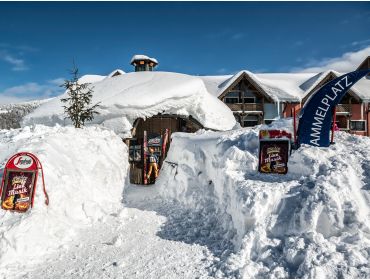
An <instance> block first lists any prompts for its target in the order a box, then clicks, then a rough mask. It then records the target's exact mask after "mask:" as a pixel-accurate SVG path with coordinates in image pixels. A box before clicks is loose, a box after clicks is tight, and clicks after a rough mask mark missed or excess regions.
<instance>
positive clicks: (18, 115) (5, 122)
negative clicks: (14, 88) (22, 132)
mask: <svg viewBox="0 0 370 280" xmlns="http://www.w3.org/2000/svg"><path fill="white" fill-rule="evenodd" d="M51 99H52V98H51ZM51 99H44V100H35V101H29V102H23V103H14V104H3V105H0V129H10V128H19V127H21V125H20V123H21V121H22V118H23V117H24V116H25V115H27V114H29V113H31V112H33V111H34V110H35V109H36V108H37V107H39V106H40V105H41V104H43V103H45V102H47V101H50V100H51Z"/></svg>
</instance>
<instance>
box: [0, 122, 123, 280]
mask: <svg viewBox="0 0 370 280" xmlns="http://www.w3.org/2000/svg"><path fill="white" fill-rule="evenodd" d="M19 151H29V152H32V153H34V154H35V155H37V156H38V157H39V159H40V161H41V162H42V164H43V168H44V172H45V182H46V187H47V191H48V193H49V197H50V205H49V206H48V207H47V206H46V205H44V195H43V192H42V188H41V185H40V183H39V184H38V187H37V189H36V196H35V205H34V208H33V209H31V210H30V211H29V212H27V213H26V214H18V213H11V212H9V211H3V210H0V264H1V265H0V278H3V277H6V275H8V273H10V272H11V270H18V273H19V269H20V268H21V267H22V262H24V261H25V260H27V262H26V263H27V265H30V264H32V263H33V262H38V261H41V260H42V257H43V255H45V254H46V253H50V252H52V251H53V250H55V249H58V248H60V247H64V246H68V245H67V244H68V241H69V240H71V239H73V236H74V234H75V233H76V232H77V231H78V230H79V229H80V228H81V227H89V226H91V225H92V224H93V223H94V222H96V221H98V220H99V221H100V220H104V219H105V217H106V216H108V215H110V214H116V213H117V212H118V211H119V209H121V208H122V205H121V199H122V191H123V184H124V179H125V176H126V173H127V165H128V163H127V162H128V161H127V149H126V146H125V145H124V144H123V143H122V140H121V139H120V138H119V137H118V136H116V135H115V134H114V133H113V132H110V131H107V130H102V129H99V128H94V127H90V128H84V129H75V128H72V127H64V128H62V127H52V128H49V127H45V126H36V127H25V128H23V129H17V130H10V131H9V130H2V131H0V162H1V164H2V167H4V165H5V162H6V160H7V159H8V158H9V157H10V156H11V155H12V154H14V153H16V152H19ZM10 275H11V274H10ZM13 275H14V274H13ZM17 275H18V274H17Z"/></svg>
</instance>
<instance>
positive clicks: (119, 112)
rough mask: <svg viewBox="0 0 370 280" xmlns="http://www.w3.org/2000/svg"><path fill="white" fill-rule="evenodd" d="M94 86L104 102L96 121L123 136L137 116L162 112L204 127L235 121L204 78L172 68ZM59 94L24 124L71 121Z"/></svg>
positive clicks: (97, 99) (222, 126) (226, 125)
mask: <svg viewBox="0 0 370 280" xmlns="http://www.w3.org/2000/svg"><path fill="white" fill-rule="evenodd" d="M91 87H92V88H93V90H94V94H93V96H94V98H93V104H95V103H97V102H101V103H100V105H101V107H100V108H99V109H98V111H99V113H100V114H99V115H97V116H96V117H95V119H94V121H93V123H95V124H101V125H103V126H106V127H109V128H111V129H114V131H115V132H116V133H118V134H119V135H120V136H122V137H129V136H130V129H131V127H132V124H133V122H134V121H135V120H136V119H137V118H140V117H141V118H147V117H151V116H153V115H157V114H159V113H165V114H166V113H167V114H176V115H183V116H189V115H191V116H193V117H194V118H195V119H196V120H198V121H199V122H200V123H201V124H202V125H203V126H204V127H206V128H210V129H215V130H229V129H232V128H233V127H234V126H235V124H236V121H235V118H234V116H233V114H232V112H231V111H230V110H229V108H228V107H227V106H226V105H225V104H224V103H223V102H222V101H220V100H218V99H217V98H216V97H214V96H212V95H210V94H209V93H208V91H207V89H206V87H205V85H204V83H203V82H202V80H201V79H199V78H196V77H192V76H188V75H184V74H177V73H169V72H134V73H128V74H125V75H121V76H117V77H115V78H114V79H104V80H102V81H100V82H96V83H92V84H91ZM63 96H65V94H64V95H63ZM63 96H61V97H63ZM61 97H60V98H61ZM60 98H55V99H54V100H52V101H50V102H48V103H46V104H43V105H42V106H40V107H39V108H37V109H36V110H35V111H34V112H33V113H31V114H30V115H28V116H26V117H25V118H24V123H23V124H24V125H29V124H45V125H54V124H55V123H58V124H62V125H64V124H68V123H69V122H68V120H66V119H65V116H64V113H63V108H62V105H63V104H62V103H61V101H60Z"/></svg>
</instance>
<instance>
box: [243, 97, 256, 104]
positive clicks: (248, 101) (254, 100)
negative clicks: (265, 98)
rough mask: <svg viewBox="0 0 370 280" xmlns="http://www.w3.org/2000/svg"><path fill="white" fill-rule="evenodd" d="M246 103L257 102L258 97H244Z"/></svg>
mask: <svg viewBox="0 0 370 280" xmlns="http://www.w3.org/2000/svg"><path fill="white" fill-rule="evenodd" d="M244 103H256V99H255V98H254V97H244Z"/></svg>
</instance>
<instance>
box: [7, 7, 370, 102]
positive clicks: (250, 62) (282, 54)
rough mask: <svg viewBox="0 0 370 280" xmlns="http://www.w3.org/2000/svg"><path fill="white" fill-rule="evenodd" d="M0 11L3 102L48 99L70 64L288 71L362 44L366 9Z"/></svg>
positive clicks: (100, 68)
mask: <svg viewBox="0 0 370 280" xmlns="http://www.w3.org/2000/svg"><path fill="white" fill-rule="evenodd" d="M0 13H1V16H0V35H1V36H0V74H1V79H0V99H1V97H4V98H5V97H8V99H9V100H11V98H12V97H14V98H18V99H30V98H31V97H32V98H34V97H39V96H40V97H46V96H53V95H56V94H57V93H59V91H60V89H58V87H57V86H56V85H58V84H60V82H61V80H62V78H65V77H68V69H70V68H71V65H72V61H73V59H74V60H75V61H76V64H77V66H78V67H79V68H80V71H81V73H82V74H86V73H93V74H102V75H106V74H108V73H109V72H111V71H112V70H113V69H116V68H121V69H123V70H124V71H126V72H130V71H133V68H132V66H131V65H129V61H130V58H131V57H132V55H134V54H147V55H149V56H152V57H155V58H157V59H158V60H159V63H160V65H159V67H158V70H161V71H175V72H181V73H188V74H199V75H205V74H208V75H219V74H229V73H234V72H236V71H238V70H240V69H248V70H251V71H256V72H289V71H297V70H302V69H306V68H312V67H317V66H319V67H321V66H323V65H325V63H330V62H331V61H333V60H338V59H345V58H346V54H347V56H348V54H349V53H350V54H352V53H353V54H356V53H357V52H362V53H361V55H362V54H364V53H365V54H366V52H367V48H368V47H369V46H370V33H369V29H368V27H369V25H370V2H109V3H105V2H77V3H76V2H47V3H45V2H36V3H35V2H34V3H32V2H31V3H30V2H6V3H4V2H0ZM369 50H370V49H369ZM367 55H370V52H369V53H368V54H367ZM358 56H359V55H358ZM315 69H316V68H315Z"/></svg>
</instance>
